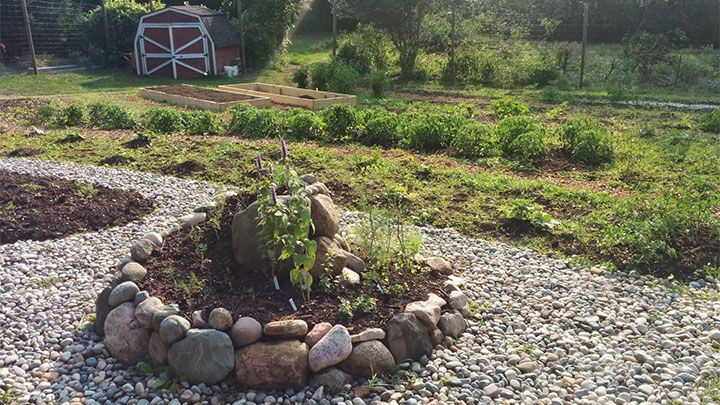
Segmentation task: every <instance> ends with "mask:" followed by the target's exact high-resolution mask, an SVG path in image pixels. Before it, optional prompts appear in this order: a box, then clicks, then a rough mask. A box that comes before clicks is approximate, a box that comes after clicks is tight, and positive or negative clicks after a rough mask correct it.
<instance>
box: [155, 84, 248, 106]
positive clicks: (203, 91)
mask: <svg viewBox="0 0 720 405" xmlns="http://www.w3.org/2000/svg"><path fill="white" fill-rule="evenodd" d="M152 90H154V91H159V92H161V93H165V94H173V95H178V96H184V97H190V98H196V99H199V100H207V101H214V102H216V103H227V102H231V101H243V100H250V99H252V97H250V96H246V95H244V94H237V93H230V92H228V91H220V90H214V89H208V88H205V87H197V86H162V87H153V88H152Z"/></svg>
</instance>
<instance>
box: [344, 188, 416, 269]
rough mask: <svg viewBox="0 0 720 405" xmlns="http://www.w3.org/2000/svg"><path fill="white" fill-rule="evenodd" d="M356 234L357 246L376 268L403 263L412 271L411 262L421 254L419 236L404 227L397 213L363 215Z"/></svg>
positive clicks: (381, 211)
mask: <svg viewBox="0 0 720 405" xmlns="http://www.w3.org/2000/svg"><path fill="white" fill-rule="evenodd" d="M395 198H397V197H395ZM353 234H354V235H355V239H354V244H355V245H356V246H357V248H358V249H359V250H360V251H361V252H363V254H364V255H366V256H367V257H368V258H369V259H370V263H371V266H373V267H376V268H385V267H387V266H388V265H390V264H391V263H401V264H402V265H403V266H404V267H405V268H406V269H410V268H411V267H412V266H411V265H410V264H409V262H410V261H411V260H412V259H413V258H414V257H415V255H416V254H417V253H418V252H419V251H420V245H421V238H420V235H419V234H418V233H417V231H415V230H414V229H412V228H411V227H409V226H407V225H406V224H405V221H404V219H403V218H402V217H401V214H400V213H398V212H397V211H396V212H395V213H393V212H391V211H388V210H384V209H376V208H374V209H370V210H367V211H366V212H364V213H363V214H361V218H360V225H359V226H358V227H356V228H354V229H353Z"/></svg>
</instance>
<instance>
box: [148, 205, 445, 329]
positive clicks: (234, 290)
mask: <svg viewBox="0 0 720 405" xmlns="http://www.w3.org/2000/svg"><path fill="white" fill-rule="evenodd" d="M253 200H254V196H243V197H237V198H232V199H230V200H228V203H227V204H226V206H225V209H224V211H223V213H222V215H221V217H220V221H219V227H218V229H217V230H216V229H213V228H212V227H210V226H208V225H207V224H204V225H202V226H201V227H196V228H194V229H195V230H192V229H182V230H180V231H178V232H175V233H172V234H170V235H169V236H168V237H167V238H165V242H164V246H163V249H162V251H160V252H155V253H153V255H152V257H150V259H149V260H148V261H147V262H146V263H145V267H146V269H147V270H148V274H147V276H146V277H145V279H144V280H143V281H142V283H141V285H140V287H141V288H143V289H145V290H147V291H148V292H149V293H150V295H152V296H154V297H158V298H160V299H161V300H162V301H163V302H165V303H177V304H178V305H179V307H180V310H181V311H182V312H183V313H184V314H185V315H186V316H188V317H190V316H191V315H192V313H193V312H195V311H197V310H203V311H205V314H206V315H207V313H208V312H209V311H210V310H212V309H214V308H220V307H221V308H225V309H227V310H229V311H230V312H231V313H232V314H233V316H234V317H236V318H237V317H240V316H249V317H253V318H255V319H257V320H258V321H259V322H261V323H263V324H264V323H267V322H270V321H274V320H282V319H302V320H304V321H306V322H307V323H308V324H309V325H310V326H311V327H312V326H313V325H315V324H318V323H320V322H330V323H332V324H343V325H345V326H347V327H348V329H349V330H351V331H356V332H359V331H361V330H364V329H365V328H368V327H381V326H382V325H384V324H385V322H387V321H388V320H389V319H390V318H391V317H392V316H393V315H395V314H396V313H399V312H401V311H402V310H403V308H404V307H405V305H406V304H408V303H410V302H412V301H419V300H425V299H427V294H428V293H430V292H434V293H436V294H439V295H441V296H444V295H445V294H444V293H443V292H442V288H441V286H442V281H443V280H444V279H445V277H444V276H441V275H440V274H436V273H423V274H422V275H417V274H410V273H409V272H402V271H391V272H389V274H390V275H389V278H390V282H391V283H393V284H394V283H407V285H408V287H409V289H408V292H407V293H404V294H401V295H389V294H388V295H383V294H381V293H380V292H379V291H378V290H376V289H373V290H372V291H369V292H365V294H366V295H365V296H372V297H373V298H376V299H377V309H376V310H375V311H374V312H372V313H370V314H367V315H362V316H355V317H353V319H352V320H346V319H343V318H341V317H340V316H339V315H338V308H339V306H340V304H341V300H343V299H345V300H350V301H352V300H354V299H355V298H357V297H359V296H361V295H363V288H362V286H358V287H353V288H344V289H342V291H341V292H340V293H339V294H338V295H333V294H326V293H322V292H320V291H319V290H318V289H317V288H314V289H313V293H312V296H311V299H310V300H308V301H305V302H304V301H303V298H302V295H301V293H300V291H299V290H298V289H297V288H295V287H293V286H292V285H291V284H290V282H289V280H287V277H285V278H280V280H279V283H280V286H281V289H280V290H275V288H274V286H273V283H272V280H271V278H270V276H269V275H267V274H265V273H262V272H261V270H260V269H245V268H241V267H240V266H239V265H238V264H237V263H236V262H235V259H234V258H233V255H232V237H231V230H230V226H231V223H232V218H233V216H234V214H235V213H236V212H239V211H241V210H242V209H244V208H245V207H247V206H248V205H249V204H250V203H251V202H252V201H253ZM203 246H205V247H206V250H204V252H203V249H202V247H203ZM198 247H199V248H198ZM190 280H192V282H190ZM316 281H317V280H316ZM189 285H192V286H194V288H191V289H190V291H188V286H189ZM183 289H185V291H183ZM290 299H293V300H294V302H295V303H296V305H297V306H298V307H299V308H298V311H294V310H293V309H292V307H291V306H290V303H289V300H290Z"/></svg>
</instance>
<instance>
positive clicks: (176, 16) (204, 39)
mask: <svg viewBox="0 0 720 405" xmlns="http://www.w3.org/2000/svg"><path fill="white" fill-rule="evenodd" d="M239 44H240V42H239V40H238V35H237V32H236V30H235V28H234V27H233V26H232V24H230V20H229V19H228V18H227V16H226V15H225V14H223V13H221V12H219V11H216V10H211V9H209V8H207V7H203V6H172V7H167V8H165V9H162V10H158V11H154V12H152V13H149V14H146V15H144V16H143V17H142V18H140V23H139V24H138V29H137V34H136V35H135V67H136V70H137V74H138V75H139V76H151V75H152V76H160V77H172V78H175V79H178V78H180V79H188V78H192V77H200V76H207V75H215V76H217V75H219V74H222V73H223V71H224V69H223V67H224V66H226V65H227V64H229V63H231V62H232V61H233V60H234V59H237V58H239V57H240V46H239Z"/></svg>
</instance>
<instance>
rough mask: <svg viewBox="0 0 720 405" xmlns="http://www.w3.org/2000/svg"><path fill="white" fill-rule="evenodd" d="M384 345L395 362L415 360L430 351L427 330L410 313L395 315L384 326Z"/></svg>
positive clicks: (430, 345) (430, 343)
mask: <svg viewBox="0 0 720 405" xmlns="http://www.w3.org/2000/svg"><path fill="white" fill-rule="evenodd" d="M385 332H386V335H385V344H386V345H387V347H388V349H390V353H392V355H393V357H394V358H395V361H396V362H397V363H400V362H401V361H403V360H408V359H412V360H417V359H419V358H420V357H422V356H423V355H429V354H430V352H431V351H432V347H433V345H432V342H431V341H430V335H429V333H428V329H427V328H426V327H425V325H423V323H422V322H421V321H420V320H419V319H417V317H416V316H415V315H413V314H411V313H407V312H405V313H402V314H398V315H395V316H394V317H393V318H392V319H390V320H389V321H388V322H387V324H386V325H385Z"/></svg>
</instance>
